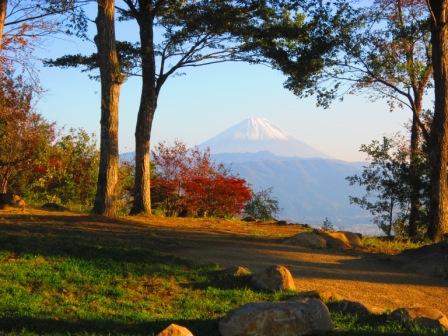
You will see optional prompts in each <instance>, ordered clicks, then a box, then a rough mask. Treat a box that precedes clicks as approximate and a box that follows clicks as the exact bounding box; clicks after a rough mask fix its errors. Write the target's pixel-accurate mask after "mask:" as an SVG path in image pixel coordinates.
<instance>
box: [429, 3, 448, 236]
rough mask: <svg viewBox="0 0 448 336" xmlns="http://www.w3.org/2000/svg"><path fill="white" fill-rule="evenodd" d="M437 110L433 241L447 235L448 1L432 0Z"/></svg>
mask: <svg viewBox="0 0 448 336" xmlns="http://www.w3.org/2000/svg"><path fill="white" fill-rule="evenodd" d="M429 4H430V7H431V8H430V9H431V14H432V17H433V25H432V31H431V42H432V61H433V68H434V93H435V108H434V119H433V122H432V127H431V160H432V172H431V194H430V222H429V227H428V236H429V237H430V238H431V239H432V240H434V241H440V240H442V239H443V235H444V234H446V233H447V232H448V185H447V182H448V181H447V164H448V0H430V1H429Z"/></svg>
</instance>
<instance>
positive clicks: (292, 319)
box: [219, 298, 332, 336]
mask: <svg viewBox="0 0 448 336" xmlns="http://www.w3.org/2000/svg"><path fill="white" fill-rule="evenodd" d="M331 329H332V325H331V319H330V313H329V311H328V308H327V306H325V304H324V303H323V302H322V301H320V300H317V299H309V298H306V299H301V300H290V301H282V302H258V303H249V304H246V305H244V306H242V307H241V308H237V309H235V310H233V311H232V312H230V313H229V314H228V315H227V316H226V317H225V318H224V319H222V320H221V321H220V322H219V331H220V333H221V335H222V336H246V335H256V336H273V335H275V336H301V335H310V334H316V333H322V332H327V331H330V330H331Z"/></svg>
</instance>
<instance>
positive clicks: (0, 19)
mask: <svg viewBox="0 0 448 336" xmlns="http://www.w3.org/2000/svg"><path fill="white" fill-rule="evenodd" d="M7 7H8V0H0V49H2V43H3V29H4V27H5V19H6V9H7Z"/></svg>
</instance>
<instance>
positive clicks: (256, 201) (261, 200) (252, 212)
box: [244, 188, 280, 220]
mask: <svg viewBox="0 0 448 336" xmlns="http://www.w3.org/2000/svg"><path fill="white" fill-rule="evenodd" d="M279 211H280V207H279V203H278V200H276V199H275V198H274V197H273V196H272V188H268V189H264V190H260V191H259V192H256V193H254V194H253V195H252V198H251V200H250V201H249V202H247V204H246V205H245V206H244V213H245V214H246V215H248V216H250V217H253V218H255V219H261V220H268V219H273V218H274V217H275V216H276V215H277V213H278V212H279Z"/></svg>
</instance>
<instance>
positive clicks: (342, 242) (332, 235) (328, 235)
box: [315, 230, 351, 249]
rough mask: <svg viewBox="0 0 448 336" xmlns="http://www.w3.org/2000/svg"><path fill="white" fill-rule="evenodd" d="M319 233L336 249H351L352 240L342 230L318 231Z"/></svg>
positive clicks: (328, 244)
mask: <svg viewBox="0 0 448 336" xmlns="http://www.w3.org/2000/svg"><path fill="white" fill-rule="evenodd" d="M315 232H318V233H319V235H320V236H321V237H322V238H324V239H325V240H326V241H327V246H328V247H331V248H335V249H349V248H351V245H350V242H349V240H348V239H347V237H346V236H345V234H344V233H342V232H332V231H318V230H315Z"/></svg>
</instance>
